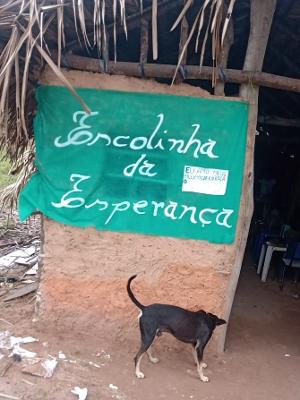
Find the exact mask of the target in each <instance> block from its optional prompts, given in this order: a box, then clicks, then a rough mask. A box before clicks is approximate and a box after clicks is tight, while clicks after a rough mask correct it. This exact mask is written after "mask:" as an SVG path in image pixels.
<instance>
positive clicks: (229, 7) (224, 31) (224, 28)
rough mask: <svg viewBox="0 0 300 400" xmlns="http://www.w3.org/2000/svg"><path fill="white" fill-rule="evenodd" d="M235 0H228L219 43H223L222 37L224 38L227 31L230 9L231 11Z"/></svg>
mask: <svg viewBox="0 0 300 400" xmlns="http://www.w3.org/2000/svg"><path fill="white" fill-rule="evenodd" d="M235 1H236V0H230V3H229V6H228V9H227V13H226V18H225V22H224V26H223V31H222V37H221V45H223V43H224V39H225V36H226V32H227V29H228V25H229V22H230V19H231V15H232V11H233V7H234V4H235Z"/></svg>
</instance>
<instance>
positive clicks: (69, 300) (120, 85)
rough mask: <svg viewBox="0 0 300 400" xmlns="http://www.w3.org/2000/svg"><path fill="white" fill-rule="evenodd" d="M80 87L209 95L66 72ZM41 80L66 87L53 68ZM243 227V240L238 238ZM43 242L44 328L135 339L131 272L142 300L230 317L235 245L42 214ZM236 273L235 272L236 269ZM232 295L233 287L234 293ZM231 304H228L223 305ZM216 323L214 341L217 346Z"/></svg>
mask: <svg viewBox="0 0 300 400" xmlns="http://www.w3.org/2000/svg"><path fill="white" fill-rule="evenodd" d="M66 76H67V78H68V79H69V80H70V81H71V83H72V84H73V85H75V86H77V87H80V86H81V87H93V88H102V89H118V90H122V89H123V90H126V91H147V92H159V93H174V94H184V95H193V96H199V97H203V96H206V97H207V96H209V95H208V94H207V93H206V92H205V91H203V90H201V89H199V88H195V87H192V86H189V85H184V84H181V85H177V86H174V87H169V86H167V85H161V84H158V83H156V82H154V81H150V80H139V79H136V78H127V77H122V76H114V77H111V76H105V75H100V74H92V73H86V72H77V71H68V72H66ZM42 83H44V84H55V85H58V84H61V83H60V82H59V81H58V80H57V78H56V77H55V76H54V75H53V74H52V73H51V72H49V71H47V72H46V73H45V75H44V78H43V81H42ZM240 225H241V224H239V226H240ZM240 229H241V228H239V231H238V235H237V238H239V236H240ZM43 231H44V244H43V254H42V272H41V282H40V289H39V301H38V313H37V320H38V323H39V325H40V326H41V327H43V326H47V327H49V326H50V325H51V326H52V327H54V328H55V329H57V330H65V329H66V328H67V329H68V330H70V331H72V330H78V331H83V332H88V333H91V334H97V335H99V332H101V336H102V337H107V338H112V336H111V332H112V331H113V332H114V334H113V339H114V340H122V339H124V338H126V337H128V336H131V335H132V333H133V330H134V331H135V333H134V336H135V337H136V336H137V332H136V328H137V322H136V316H137V309H136V307H135V306H134V305H133V304H132V303H131V302H130V300H129V299H128V297H127V293H126V289H125V288H126V282H127V279H128V277H129V276H131V275H132V274H135V273H140V275H139V277H138V278H137V279H136V281H134V283H133V289H134V292H135V293H136V295H137V297H138V298H139V300H140V301H141V302H142V303H144V304H149V303H153V302H164V303H171V304H176V305H178V306H181V307H184V308H188V309H191V310H198V309H201V308H203V309H205V310H207V311H210V312H214V313H216V314H217V315H219V316H222V317H225V318H227V317H228V314H229V311H230V307H228V304H231V301H230V299H229V301H228V298H227V296H228V293H229V287H231V286H232V285H231V284H230V283H231V277H232V275H233V274H232V272H233V271H232V269H233V265H234V261H235V259H236V255H237V249H238V245H237V243H238V239H237V240H236V243H235V244H233V245H214V244H209V243H207V242H205V241H194V240H181V239H175V238H167V237H156V236H149V235H147V236H146V235H137V234H124V233H112V232H104V231H96V230H95V229H92V228H88V229H81V228H75V227H71V226H65V225H62V224H59V223H57V222H54V221H51V220H49V219H47V218H44V223H43ZM234 275H236V272H235V274H234ZM229 295H230V296H231V297H233V295H234V293H232V290H231V292H230V294H229ZM225 304H227V306H226V307H227V309H225V306H224V305H225ZM222 329H224V328H218V332H216V335H215V338H214V341H213V342H212V345H211V346H210V347H211V348H213V349H216V348H217V347H218V346H217V344H218V340H219V339H218V338H219V337H220V335H222Z"/></svg>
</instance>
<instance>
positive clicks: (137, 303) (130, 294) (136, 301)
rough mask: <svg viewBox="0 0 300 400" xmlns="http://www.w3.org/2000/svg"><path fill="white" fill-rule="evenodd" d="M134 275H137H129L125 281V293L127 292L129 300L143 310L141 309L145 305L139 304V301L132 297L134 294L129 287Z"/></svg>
mask: <svg viewBox="0 0 300 400" xmlns="http://www.w3.org/2000/svg"><path fill="white" fill-rule="evenodd" d="M136 277H137V275H133V276H132V277H130V278H129V279H128V282H127V293H128V296H129V297H130V300H131V301H132V302H133V303H134V304H135V305H136V306H137V307H138V308H139V309H141V310H143V309H144V308H145V306H143V304H141V303H140V302H139V301H138V300H137V299H136V298H135V297H134V294H133V293H132V291H131V288H130V284H131V282H132V281H133V280H134V279H135V278H136Z"/></svg>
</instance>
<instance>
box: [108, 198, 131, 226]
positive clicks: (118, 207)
mask: <svg viewBox="0 0 300 400" xmlns="http://www.w3.org/2000/svg"><path fill="white" fill-rule="evenodd" d="M112 206H113V207H114V208H113V210H112V212H111V213H110V214H109V216H108V218H107V219H106V221H105V222H104V225H107V224H108V223H109V221H111V219H112V217H113V216H114V215H115V213H116V212H124V211H127V210H128V208H129V207H130V202H129V201H122V202H121V203H112Z"/></svg>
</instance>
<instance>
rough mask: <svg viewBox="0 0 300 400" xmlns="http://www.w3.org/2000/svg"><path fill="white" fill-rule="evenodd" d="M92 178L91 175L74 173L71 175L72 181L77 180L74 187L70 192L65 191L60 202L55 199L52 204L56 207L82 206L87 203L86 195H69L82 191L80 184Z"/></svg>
mask: <svg viewBox="0 0 300 400" xmlns="http://www.w3.org/2000/svg"><path fill="white" fill-rule="evenodd" d="M87 179H90V176H88V175H79V174H72V175H71V176H70V181H71V182H75V183H74V185H73V189H72V190H70V191H69V192H67V193H65V194H64V195H63V196H62V198H61V199H60V202H59V203H54V202H53V201H52V202H51V204H52V205H53V207H56V208H63V207H65V208H78V207H81V206H82V205H83V204H84V203H85V199H84V197H69V198H67V197H68V196H70V195H71V194H72V193H80V192H82V191H83V190H82V189H79V188H78V185H79V184H80V183H81V182H83V181H85V180H87Z"/></svg>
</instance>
